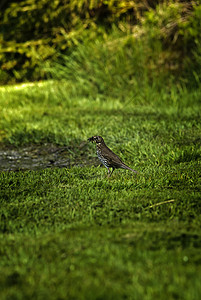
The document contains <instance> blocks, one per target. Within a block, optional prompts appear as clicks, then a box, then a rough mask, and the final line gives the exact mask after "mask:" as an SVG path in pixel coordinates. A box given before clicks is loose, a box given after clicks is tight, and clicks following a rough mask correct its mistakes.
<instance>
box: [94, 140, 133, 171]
mask: <svg viewBox="0 0 201 300" xmlns="http://www.w3.org/2000/svg"><path fill="white" fill-rule="evenodd" d="M88 141H90V142H92V143H93V142H94V143H96V151H97V155H98V158H99V159H100V161H101V163H102V164H103V165H104V166H105V167H106V168H107V170H108V176H111V175H112V173H113V171H114V170H115V169H119V168H121V169H126V170H130V171H132V172H134V173H138V172H137V171H135V170H133V169H131V168H130V167H128V166H127V165H125V164H124V163H123V162H122V161H121V159H120V158H119V157H118V156H117V155H116V154H115V153H114V152H113V151H112V150H110V149H109V148H108V147H107V146H106V144H105V142H104V140H103V138H102V137H101V136H96V135H95V136H92V137H91V138H89V139H88ZM110 168H112V171H110Z"/></svg>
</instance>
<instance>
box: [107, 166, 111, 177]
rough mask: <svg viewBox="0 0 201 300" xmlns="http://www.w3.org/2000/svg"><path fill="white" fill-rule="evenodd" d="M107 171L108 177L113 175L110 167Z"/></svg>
mask: <svg viewBox="0 0 201 300" xmlns="http://www.w3.org/2000/svg"><path fill="white" fill-rule="evenodd" d="M107 171H108V177H110V176H111V172H110V168H107Z"/></svg>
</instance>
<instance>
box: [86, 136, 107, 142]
mask: <svg viewBox="0 0 201 300" xmlns="http://www.w3.org/2000/svg"><path fill="white" fill-rule="evenodd" d="M88 141H89V142H92V143H96V144H101V143H104V140H103V138H102V137H101V136H99V135H94V136H92V137H90V138H89V139H88Z"/></svg>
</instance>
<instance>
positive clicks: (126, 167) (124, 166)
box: [122, 164, 138, 174]
mask: <svg viewBox="0 0 201 300" xmlns="http://www.w3.org/2000/svg"><path fill="white" fill-rule="evenodd" d="M122 169H126V170H130V171H132V172H134V173H136V174H138V172H137V171H135V170H133V169H131V168H130V167H128V166H127V165H125V164H123V165H122Z"/></svg>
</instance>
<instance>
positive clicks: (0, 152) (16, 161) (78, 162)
mask: <svg viewBox="0 0 201 300" xmlns="http://www.w3.org/2000/svg"><path fill="white" fill-rule="evenodd" d="M86 148H87V143H86V142H82V143H81V144H80V145H78V146H77V147H75V146H74V147H68V146H59V145H54V144H44V145H31V146H27V147H23V148H8V149H7V148H4V149H0V171H17V170H39V169H45V168H53V167H57V168H70V167H73V166H86V165H93V164H95V165H97V159H96V158H94V157H92V156H90V151H85V150H86Z"/></svg>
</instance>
